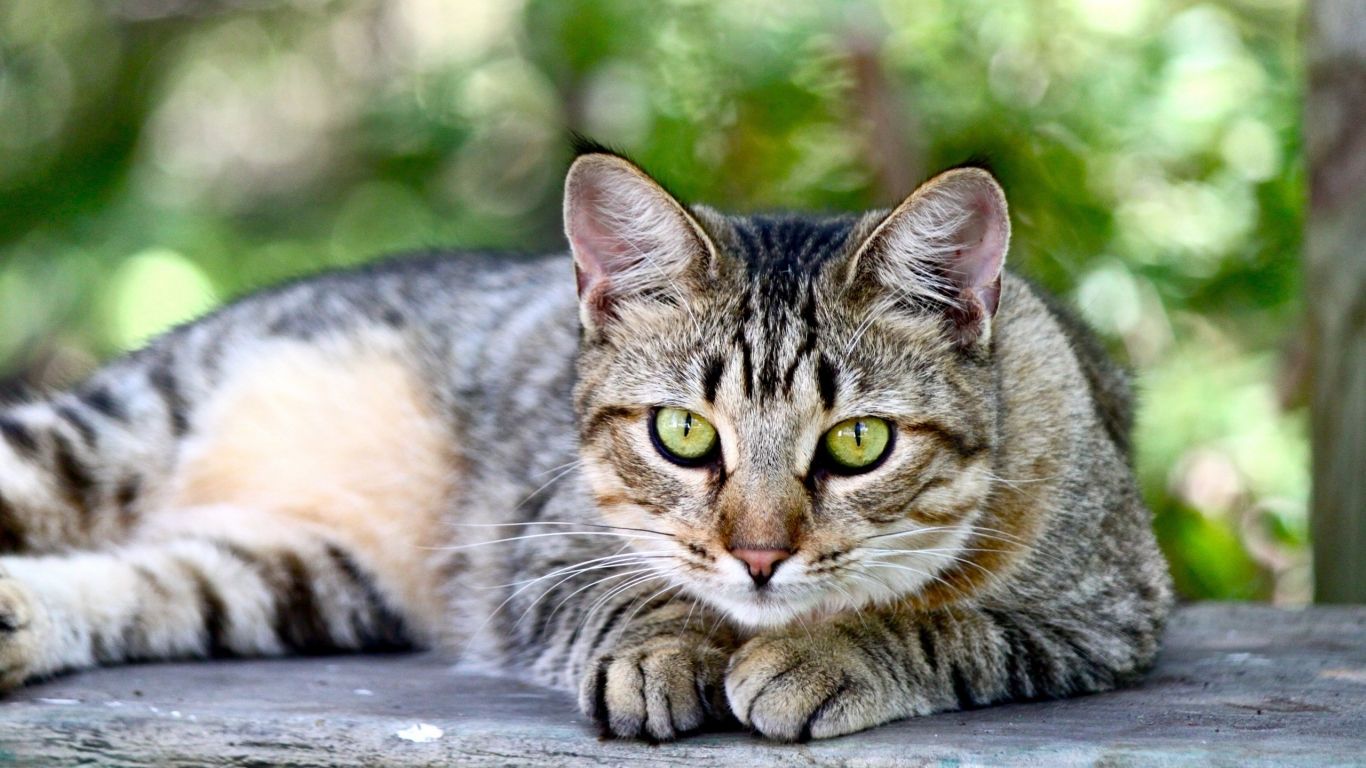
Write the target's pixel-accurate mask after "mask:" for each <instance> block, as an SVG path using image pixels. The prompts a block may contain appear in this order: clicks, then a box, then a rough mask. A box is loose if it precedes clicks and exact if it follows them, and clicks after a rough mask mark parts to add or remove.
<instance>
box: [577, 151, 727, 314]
mask: <svg viewBox="0 0 1366 768" xmlns="http://www.w3.org/2000/svg"><path fill="white" fill-rule="evenodd" d="M564 228H565V234H566V236H568V238H569V247H570V250H572V251H573V253H574V271H575V274H576V276H577V278H578V288H579V307H580V312H579V314H580V317H581V319H582V320H583V323H584V326H585V328H587V329H589V330H596V329H599V328H601V327H602V326H604V325H606V324H608V323H610V322H612V321H613V320H614V319H615V318H616V317H617V316H618V315H619V310H620V309H621V308H622V307H623V306H624V305H625V304H627V303H630V302H648V301H658V300H660V298H661V297H671V298H672V299H674V300H677V301H686V300H687V297H685V296H679V295H676V294H677V293H678V292H679V291H680V290H682V286H684V285H686V284H687V282H688V279H687V278H688V275H689V272H690V271H691V270H693V269H694V268H695V267H696V266H697V265H699V264H708V263H711V261H712V260H713V259H714V255H715V252H716V251H715V248H714V247H713V245H712V243H711V240H710V239H709V238H708V237H707V235H706V233H705V232H704V231H703V230H702V227H701V226H700V225H699V224H698V223H697V221H696V219H694V218H693V217H692V215H691V214H690V213H689V212H688V210H687V209H686V208H684V207H683V205H682V204H681V203H679V202H678V201H677V200H675V199H674V198H673V196H672V195H670V194H669V193H668V192H667V191H665V190H664V188H663V187H661V186H660V185H659V184H658V183H657V182H656V181H655V180H654V179H651V178H650V177H649V176H648V175H646V174H645V172H644V171H642V170H640V169H639V168H637V167H636V166H635V165H633V164H632V163H630V162H629V161H627V160H625V159H623V158H620V157H617V156H616V155H612V154H608V153H605V152H594V153H591V154H586V155H581V156H580V157H579V158H578V159H577V160H575V161H574V164H573V165H572V166H570V168H569V175H568V177H567V178H566V179H565V184H564Z"/></svg>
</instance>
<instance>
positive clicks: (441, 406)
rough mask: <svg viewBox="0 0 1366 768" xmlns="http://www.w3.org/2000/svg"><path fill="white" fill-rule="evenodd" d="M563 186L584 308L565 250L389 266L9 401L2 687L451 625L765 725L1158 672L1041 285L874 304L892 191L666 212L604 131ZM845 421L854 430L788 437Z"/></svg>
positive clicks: (603, 687) (1141, 531)
mask: <svg viewBox="0 0 1366 768" xmlns="http://www.w3.org/2000/svg"><path fill="white" fill-rule="evenodd" d="M960 173H963V172H960ZM973 179H976V177H973ZM973 179H969V181H973ZM973 183H978V182H976V181H973ZM576 185H577V186H576ZM632 185H640V186H638V187H637V186H632ZM585 189H586V190H587V191H584V190H585ZM567 194H568V195H569V201H570V202H569V206H568V208H567V218H568V224H567V226H568V227H569V232H570V239H571V244H572V245H573V246H574V250H575V257H576V265H577V267H578V270H577V271H578V273H579V280H578V283H579V286H578V287H579V296H578V297H577V298H576V294H575V290H574V281H573V279H572V277H571V275H572V271H571V269H570V264H569V261H568V259H566V258H565V257H563V256H561V257H553V258H541V259H521V258H516V259H514V258H509V257H497V256H479V255H433V256H428V257H422V258H415V259H405V260H397V261H392V262H385V263H381V264H378V265H376V266H373V267H370V268H367V269H363V270H360V271H356V272H351V273H338V274H334V275H329V276H324V277H321V278H317V279H314V280H310V281H304V282H300V283H296V284H293V285H290V286H285V287H282V288H279V289H275V290H273V291H270V292H267V293H263V294H259V295H257V296H254V297H250V298H248V299H245V300H243V301H241V302H239V303H237V304H234V305H232V306H229V307H227V308H225V309H223V310H221V311H219V312H217V313H215V314H214V315H211V316H210V317H208V318H205V319H204V320H201V321H199V322H197V323H195V324H192V325H190V326H187V327H185V328H181V329H179V330H177V331H175V332H173V333H171V334H168V335H167V336H165V337H163V338H161V339H160V340H158V341H156V342H154V343H153V344H152V345H151V346H150V347H149V348H147V349H145V350H143V351H141V352H139V353H136V354H134V355H132V356H130V357H128V358H126V359H124V360H121V361H117V362H115V363H113V364H111V365H110V366H109V367H107V368H106V369H104V370H102V371H100V372H99V373H97V374H96V375H95V376H93V377H92V378H91V379H90V380H89V381H87V382H86V383H84V384H82V385H81V386H79V387H77V388H76V389H75V390H73V391H72V392H70V393H62V394H57V395H54V396H52V397H51V398H50V399H49V400H46V401H43V402H35V403H30V404H23V405H17V406H13V407H11V408H8V409H7V410H6V411H4V413H3V414H2V415H0V574H3V575H4V576H0V681H2V682H3V683H6V684H9V685H14V684H18V683H21V682H22V681H24V680H25V679H28V678H31V677H36V676H42V675H47V674H52V673H56V672H61V671H66V670H72V669H78V668H81V667H87V666H90V665H93V664H98V663H116V662H120V661H126V660H132V659H154V658H173V657H187V656H214V655H224V654H241V655H255V654H277V653H289V652H320V651H331V650H369V649H383V648H394V647H405V646H408V645H418V646H427V645H447V646H450V647H454V648H457V649H468V650H469V651H470V652H471V653H472V654H475V655H477V656H479V657H482V658H483V659H485V660H486V661H488V662H490V663H495V664H500V665H503V666H506V667H508V668H510V669H512V670H516V671H519V672H521V673H523V674H527V675H529V676H530V677H531V678H533V679H535V680H538V681H540V682H544V683H548V684H551V685H555V686H559V687H565V688H569V689H572V690H577V691H579V692H580V694H581V702H582V705H583V707H584V709H585V711H587V712H588V713H589V714H590V715H592V716H594V717H595V718H596V719H597V720H598V721H599V722H600V723H602V724H603V725H604V727H605V728H606V729H607V730H609V731H610V732H613V733H616V734H617V735H623V736H634V735H638V736H643V737H646V738H671V737H673V736H675V735H677V734H679V733H682V732H684V731H687V730H690V729H692V728H695V727H698V726H699V725H701V724H702V723H703V722H704V720H705V719H707V718H708V717H712V718H723V717H725V716H726V713H727V711H729V712H731V713H732V714H733V715H734V716H735V717H737V718H739V719H740V720H741V721H742V722H744V723H746V724H749V725H751V726H753V727H754V728H756V729H757V730H759V731H761V732H763V733H765V734H766V735H769V736H773V737H776V738H786V739H791V738H800V737H809V736H813V735H814V736H825V735H834V734H838V733H844V732H848V731H851V730H857V729H859V728H864V727H868V726H870V725H874V724H877V723H880V722H885V721H887V720H890V719H894V718H897V717H904V716H907V715H911V714H921V713H928V712H933V711H938V710H944V709H952V708H957V707H965V706H977V705H982V704H987V703H991V702H994V701H1001V700H1006V699H1017V698H1031V697H1039V696H1059V695H1067V694H1070V693H1075V692H1083V691H1091V690H1100V689H1104V688H1108V687H1112V686H1114V685H1116V684H1118V683H1120V682H1122V681H1124V680H1125V679H1128V678H1130V677H1132V676H1134V675H1135V674H1136V673H1137V672H1138V671H1140V670H1141V669H1142V668H1143V667H1144V666H1145V665H1146V664H1147V663H1148V662H1149V661H1150V660H1151V658H1152V656H1153V653H1154V652H1155V649H1156V640H1157V634H1158V632H1159V631H1160V627H1161V622H1162V618H1163V616H1164V615H1165V611H1166V608H1167V604H1168V602H1169V600H1170V597H1169V588H1168V586H1167V577H1166V573H1165V567H1164V565H1163V563H1162V561H1161V558H1160V555H1158V553H1157V550H1156V547H1155V544H1154V542H1153V539H1152V535H1151V532H1150V530H1149V528H1148V513H1147V511H1146V510H1145V509H1144V507H1143V505H1142V503H1141V501H1140V500H1139V498H1138V496H1137V492H1136V489H1135V486H1134V483H1133V480H1132V477H1131V474H1130V471H1129V469H1128V458H1127V455H1126V451H1127V445H1126V441H1127V429H1128V421H1127V420H1128V410H1129V404H1128V402H1127V389H1126V386H1125V384H1124V382H1123V378H1122V376H1121V374H1120V373H1119V372H1118V371H1117V369H1116V368H1115V367H1114V366H1113V365H1112V364H1111V363H1109V362H1108V360H1106V359H1105V358H1104V356H1103V355H1101V354H1100V353H1099V352H1098V348H1097V347H1096V346H1095V344H1094V343H1093V342H1092V341H1090V337H1089V336H1088V335H1086V332H1085V331H1084V330H1081V329H1078V327H1077V326H1076V325H1075V324H1074V323H1072V322H1071V321H1070V320H1068V319H1067V318H1066V317H1065V316H1064V315H1061V314H1059V313H1058V312H1057V311H1055V310H1053V309H1050V308H1049V306H1048V305H1047V304H1045V301H1044V300H1043V299H1041V298H1040V296H1039V294H1038V293H1037V291H1036V290H1035V289H1033V288H1032V287H1031V286H1029V285H1028V284H1027V283H1025V282H1024V281H1022V280H1020V279H1018V278H1015V277H1012V276H1009V275H1007V276H1006V277H1005V279H1004V280H1003V281H999V280H998V281H997V282H996V283H995V284H994V286H995V287H994V288H992V287H991V286H986V284H985V283H983V282H982V279H979V278H980V277H981V276H980V275H976V276H974V275H968V277H969V278H973V279H977V282H978V283H979V284H977V285H975V287H973V290H975V291H976V294H967V293H965V294H964V295H965V296H969V298H972V297H973V296H976V297H977V299H973V300H979V299H980V301H979V304H980V307H979V310H978V311H975V313H974V310H972V306H973V305H970V304H962V305H959V304H955V303H953V302H952V301H950V302H949V305H951V306H952V309H937V310H932V311H927V310H926V309H925V302H926V301H931V300H933V301H938V300H939V299H940V298H942V297H940V296H938V294H936V293H935V292H934V291H923V292H921V293H920V294H918V295H915V296H912V295H911V293H914V292H905V293H899V294H896V295H895V296H894V297H893V300H892V302H891V303H889V302H888V300H887V299H886V298H885V297H882V296H881V294H880V293H879V290H880V289H876V288H874V287H872V286H871V284H870V283H868V282H867V280H864V279H862V278H859V277H858V274H856V272H855V271H854V269H855V267H854V266H851V265H857V264H863V263H876V262H874V261H873V260H874V259H875V258H876V257H877V256H878V254H877V249H876V248H874V247H873V246H872V245H868V244H869V243H874V244H875V245H877V246H878V247H882V244H885V243H887V242H891V241H892V240H893V239H894V238H895V236H896V234H897V233H896V232H895V231H894V230H893V229H891V227H890V225H889V224H888V222H892V223H895V221H896V220H897V218H898V216H904V215H906V214H905V213H904V212H903V211H902V209H898V211H897V212H893V213H892V214H891V215H887V214H878V215H870V216H867V217H864V218H861V219H854V218H844V219H830V220H815V219H809V218H807V219H802V218H788V219H745V220H728V219H725V218H723V217H721V216H719V215H717V214H714V213H711V212H709V211H706V210H703V209H699V210H697V211H694V212H691V213H685V212H684V211H683V209H681V208H675V207H673V206H671V205H670V204H669V202H668V199H667V197H666V196H664V195H663V193H662V191H659V190H657V188H654V187H652V186H651V185H650V184H649V183H648V181H646V180H645V179H644V177H643V176H641V175H639V172H638V171H636V170H634V169H633V168H631V167H629V166H628V165H626V164H625V163H623V162H621V161H619V160H617V159H616V158H612V157H610V156H607V155H589V156H587V157H586V158H583V159H581V160H580V169H579V176H578V179H577V181H576V179H575V177H574V176H573V175H571V182H570V185H569V192H568V193H567ZM918 194H919V193H918ZM622 200H624V201H625V203H623V205H625V206H626V207H625V208H623V209H621V210H617V211H610V210H609V211H605V212H604V210H598V209H595V208H593V206H598V207H599V208H601V207H603V206H609V205H611V204H614V203H615V202H620V201H622ZM988 202H989V201H988ZM913 203H916V198H912V200H911V201H909V202H908V204H907V206H910V207H909V208H908V207H907V206H903V208H906V210H911V211H914V210H917V209H916V208H915V205H912V204H913ZM984 204H985V203H984ZM918 205H920V206H921V208H924V206H925V202H924V200H921V201H920V203H918ZM585 207H587V208H589V209H590V211H589V214H584V213H583V211H584V209H585ZM622 211H629V213H630V216H623V215H620V214H621V213H622ZM598 214H601V215H598ZM585 215H588V216H589V218H588V219H587V220H584V219H583V217H584V216H585ZM1002 216H1003V209H1002ZM693 217H696V218H693ZM958 223H959V224H962V222H961V221H960V222H958ZM637 224H640V225H641V226H640V227H639V228H638V229H637V230H634V231H635V234H633V235H630V236H629V237H625V238H624V239H623V238H622V237H621V236H620V232H617V231H615V230H614V229H613V227H619V228H625V229H629V228H630V227H632V226H635V225H637ZM646 225H648V226H646ZM973 236H974V237H978V238H979V239H980V242H981V243H987V244H993V243H995V242H996V240H999V239H1000V238H996V240H994V239H993V237H995V236H994V235H993V233H992V231H991V230H990V228H988V230H987V231H985V234H984V233H983V232H981V231H978V232H975V233H974V234H973ZM614 237H615V238H616V239H613V238H614ZM651 238H653V239H651ZM669 238H674V239H675V240H678V239H679V238H682V240H684V241H686V247H684V246H678V247H673V246H670V245H668V244H667V243H665V241H666V240H668V239H669ZM879 238H881V240H879ZM622 242H626V243H627V244H628V245H630V248H629V249H624V250H623V249H621V248H617V250H615V251H614V250H612V249H613V247H616V246H620V245H621V243H622ZM662 243H663V245H661V244H662ZM894 244H895V243H893V245H894ZM999 245H1000V255H1001V257H1002V258H1003V256H1004V242H1001V243H999ZM887 247H889V248H890V247H891V246H887ZM941 250H942V249H941ZM963 252H965V250H964V249H961V248H960V249H958V250H957V253H963ZM936 253H937V251H936ZM639 256H644V257H645V258H644V259H640V258H637V257H639ZM612 258H617V259H619V260H620V259H625V261H624V262H622V263H619V264H613V263H611V259H612ZM642 264H644V265H645V266H647V267H648V270H645V271H641V270H639V269H638V268H640V267H641V266H642ZM988 266H990V265H988ZM632 269H637V272H635V273H632V272H631V271H630V270H632ZM969 271H971V270H969ZM979 271H980V270H979ZM988 271H989V270H988ZM879 274H881V273H879ZM983 274H985V273H983ZM999 274H1000V264H999V259H998V260H997V262H996V264H995V271H994V272H992V273H991V274H990V275H987V277H986V283H990V282H991V280H992V279H997V278H998V276H999ZM941 277H942V276H941ZM950 277H951V278H952V276H950ZM698 281H702V282H701V283H699V282H698ZM708 281H711V282H708ZM931 282H934V281H933V280H931ZM952 282H953V280H952V279H950V280H949V283H952ZM941 283H942V281H941ZM699 285H710V286H713V288H703V289H701V292H698V291H699V288H698V286H699ZM604 286H606V287H604ZM984 286H985V287H984ZM933 287H934V289H935V290H940V289H943V288H944V287H945V285H944V284H940V283H935V284H934V285H933ZM970 287H972V286H970ZM993 291H994V292H993ZM846 296H847V297H850V298H848V299H847V301H848V304H847V306H846V305H845V304H844V303H843V302H845V301H846V299H845V298H844V297H846ZM982 297H986V298H985V299H983V298H982ZM911 300H914V301H915V302H918V303H916V304H915V307H916V309H915V311H914V312H910V309H909V308H908V307H909V306H910V305H909V304H908V305H907V307H901V308H899V305H896V302H902V301H911ZM998 303H999V312H997V311H996V310H997V304H998ZM964 307H966V309H964ZM903 309H904V310H905V311H906V312H908V313H909V314H907V315H906V316H905V318H903V319H915V322H914V323H910V322H909V321H907V322H903V321H902V320H897V321H896V322H890V321H889V322H888V323H883V322H880V321H879V320H878V317H877V316H873V317H872V319H871V320H870V319H869V316H870V313H893V314H894V313H898V312H902V311H903ZM845 310H848V311H845ZM945 312H947V313H948V314H947V317H949V318H950V321H949V322H947V324H946V322H944V321H943V319H942V316H941V315H942V314H943V313H945ZM936 313H939V314H936ZM927 318H928V319H934V322H928V320H927ZM936 318H937V319H936ZM922 321H925V322H922ZM581 326H582V327H581ZM945 361H947V362H945ZM884 374H885V375H888V376H890V378H889V379H888V380H887V381H888V382H893V383H892V384H888V383H880V382H879V379H878V377H879V376H880V375H884ZM851 404H852V405H851ZM851 407H852V408H853V410H849V409H850V408H851ZM661 409H663V410H669V409H674V410H676V411H677V412H678V413H683V412H684V411H683V410H678V409H686V411H687V413H690V414H692V415H698V414H702V415H705V417H706V421H707V422H714V423H715V427H716V434H717V435H719V436H718V437H715V438H713V442H714V447H713V448H711V449H710V450H711V453H709V454H707V455H706V456H703V457H702V458H701V459H699V460H698V461H693V460H691V459H689V460H688V461H680V460H679V457H678V456H674V457H673V458H669V453H668V449H666V448H665V447H662V446H660V445H659V442H658V441H659V440H660V439H661V438H660V436H659V434H658V432H657V431H658V430H659V429H661V427H660V426H659V424H661V423H662V422H657V421H652V420H656V419H657V418H658V415H657V414H658V413H659V412H660V411H661ZM704 411H705V413H703V412H704ZM863 413H868V414H873V415H871V416H869V417H868V418H869V419H871V420H873V421H878V422H885V423H888V424H890V425H891V429H892V432H893V433H895V434H894V435H893V438H892V439H891V440H890V442H888V444H887V447H886V448H885V449H884V453H885V454H886V455H885V456H880V457H876V458H877V459H878V461H877V463H871V464H869V465H868V466H867V467H866V468H864V467H860V468H859V469H857V470H854V471H849V470H847V468H843V469H842V468H836V467H833V465H832V466H828V467H827V466H826V465H824V464H820V461H823V460H818V459H813V458H812V456H813V452H814V455H817V456H819V455H820V452H821V450H823V449H822V448H820V447H819V445H824V443H822V442H821V441H824V440H826V439H827V437H828V433H826V435H825V436H823V434H822V433H823V432H825V430H826V429H827V428H829V427H830V426H831V424H832V423H833V422H834V421H838V420H839V419H846V418H848V417H850V416H853V417H858V416H859V415H860V414H863ZM903 417H904V418H903ZM698 418H699V420H700V419H702V416H701V415H699V416H698ZM832 420H833V421H832ZM689 423H691V422H689ZM860 423H861V422H860ZM684 434H686V433H684ZM860 434H862V433H860ZM652 437H653V439H654V441H655V443H654V445H653V446H651V438H652ZM818 444H819V445H818ZM655 449H658V453H656V452H655ZM708 457H709V458H708ZM789 465H790V467H791V469H790V471H789V470H788V469H787V467H788V466H789ZM912 531H914V532H912ZM516 537H523V538H517V539H516V540H511V541H505V542H500V543H484V542H490V541H491V540H494V539H513V538H516ZM922 537H923V538H922ZM727 550H729V551H730V553H731V554H728V553H727ZM732 554H733V557H732ZM756 558H757V560H756ZM760 571H762V576H761V575H760ZM5 576H7V577H5ZM499 585H503V586H499Z"/></svg>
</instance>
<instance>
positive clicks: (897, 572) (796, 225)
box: [566, 155, 1008, 626]
mask: <svg viewBox="0 0 1366 768" xmlns="http://www.w3.org/2000/svg"><path fill="white" fill-rule="evenodd" d="M566 203H567V204H566V219H567V226H568V230H569V235H570V239H571V244H572V246H573V249H574V252H575V259H576V266H577V268H578V273H579V288H580V295H581V298H582V302H583V303H582V317H583V322H584V326H585V328H584V344H583V350H582V357H581V368H580V374H581V377H580V386H579V391H578V400H579V402H578V412H579V414H580V419H581V422H580V432H581V443H582V454H583V456H582V458H583V468H584V473H585V476H586V477H587V479H588V481H589V485H590V487H591V490H592V492H593V494H594V496H595V499H596V501H597V504H598V506H599V509H600V511H601V514H602V516H603V518H604V522H605V523H607V524H610V525H614V526H621V527H624V528H633V529H639V533H638V535H639V538H635V539H630V540H629V542H630V544H631V545H632V547H633V548H634V549H635V550H637V551H639V552H642V553H645V554H648V555H649V557H647V558H645V559H644V561H643V562H644V564H645V565H643V566H642V567H648V568H650V569H652V570H651V571H647V572H646V575H649V574H650V573H655V574H660V575H662V576H664V578H665V579H667V581H668V583H670V584H673V585H678V586H681V587H682V588H683V589H685V590H687V591H688V592H690V593H691V594H693V595H694V596H695V597H697V598H700V599H702V600H704V601H706V602H708V603H710V604H712V605H714V606H716V607H717V608H720V609H722V610H724V611H725V612H726V613H728V614H729V615H730V616H731V617H733V618H734V619H735V620H737V621H739V622H741V623H744V624H748V625H751V626H772V625H777V624H783V623H786V622H788V621H791V620H793V619H794V618H798V617H803V616H808V615H812V614H820V613H824V612H836V611H841V610H847V609H855V608H858V607H860V606H863V605H865V604H868V603H870V602H875V601H889V600H895V599H898V598H901V597H904V596H906V595H910V594H915V593H916V592H918V591H919V590H922V589H923V588H924V587H925V586H926V585H927V584H928V583H932V582H934V581H935V580H937V579H941V578H942V577H941V574H942V573H943V572H945V571H946V570H948V569H950V568H952V567H954V566H955V565H956V564H961V563H963V562H964V561H965V560H967V559H968V557H966V556H967V555H970V553H968V552H965V551H964V548H965V543H966V540H967V538H968V532H969V530H970V527H971V526H972V522H973V520H974V518H975V517H976V515H977V512H978V510H979V509H980V508H981V506H982V504H983V503H984V502H985V500H986V498H987V496H988V494H989V493H990V492H991V490H992V487H993V483H992V474H991V472H990V459H991V454H992V449H993V425H994V423H995V417H996V407H997V406H996V394H995V391H996V390H995V387H994V385H993V381H992V368H991V364H990V353H989V346H990V345H989V330H990V328H989V326H990V318H991V315H992V314H993V313H994V311H995V309H996V303H997V297H998V295H999V285H1000V283H999V279H1000V267H1001V260H1002V258H1003V257H1004V252H1005V243H1006V238H1007V237H1008V225H1007V224H1006V223H1005V221H1006V219H1005V214H1004V201H1003V199H1001V197H1000V193H999V191H998V188H997V187H996V185H995V183H994V182H993V181H991V179H990V177H989V176H988V175H986V174H985V173H983V172H980V171H960V172H955V173H954V174H951V175H949V176H946V177H941V178H940V179H939V180H936V182H932V183H931V184H930V185H927V186H926V187H925V188H922V190H921V191H920V192H918V193H917V195H914V196H912V198H911V199H910V200H908V201H907V203H906V204H903V206H901V207H900V208H898V209H897V210H896V211H894V212H893V213H892V214H890V215H888V214H871V215H869V216H866V217H863V218H861V219H854V218H848V219H824V220H817V219H811V218H762V217H757V218H745V219H730V218H726V217H722V216H719V215H717V214H714V213H711V212H709V211H706V210H696V211H687V210H685V209H683V208H682V207H681V206H679V205H678V204H677V203H676V202H674V201H673V200H672V199H671V198H669V197H668V196H667V194H665V193H664V192H663V190H661V189H660V188H659V187H658V186H656V185H654V184H653V183H652V182H650V181H649V179H648V178H647V177H645V176H644V175H643V174H642V173H641V172H640V171H639V170H638V169H636V168H634V167H633V166H630V165H629V164H627V163H626V162H625V161H622V160H619V159H617V158H614V157H611V156H606V155H590V156H586V157H584V158H580V160H579V161H578V162H577V163H576V165H575V168H574V170H572V171H571V174H570V179H569V183H568V189H567V201H566ZM633 535H634V534H633ZM629 578H630V577H623V581H625V580H627V579H629Z"/></svg>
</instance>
